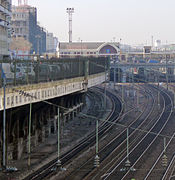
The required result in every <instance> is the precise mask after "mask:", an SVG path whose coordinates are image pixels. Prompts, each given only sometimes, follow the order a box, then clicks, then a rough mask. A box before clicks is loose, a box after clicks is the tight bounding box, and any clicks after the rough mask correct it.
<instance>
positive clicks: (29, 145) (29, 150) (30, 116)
mask: <svg viewBox="0 0 175 180" xmlns="http://www.w3.org/2000/svg"><path fill="white" fill-rule="evenodd" d="M30 98H31V97H30ZM31 122H32V103H31V102H30V112H29V135H28V136H29V137H28V138H29V140H28V143H29V144H28V167H30V165H31Z"/></svg>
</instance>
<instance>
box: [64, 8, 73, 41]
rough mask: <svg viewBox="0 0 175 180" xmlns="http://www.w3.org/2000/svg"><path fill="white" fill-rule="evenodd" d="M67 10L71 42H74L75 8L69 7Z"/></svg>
mask: <svg viewBox="0 0 175 180" xmlns="http://www.w3.org/2000/svg"><path fill="white" fill-rule="evenodd" d="M66 12H67V13H68V15H69V43H71V42H72V14H73V13H74V8H67V9H66Z"/></svg>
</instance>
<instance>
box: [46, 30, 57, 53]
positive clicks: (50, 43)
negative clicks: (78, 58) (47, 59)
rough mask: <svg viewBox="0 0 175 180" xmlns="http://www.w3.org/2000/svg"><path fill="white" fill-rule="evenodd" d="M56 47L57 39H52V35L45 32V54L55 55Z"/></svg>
mask: <svg viewBox="0 0 175 180" xmlns="http://www.w3.org/2000/svg"><path fill="white" fill-rule="evenodd" d="M57 45H58V39H57V38H56V37H54V35H53V33H49V32H47V34H46V52H47V53H56V49H57Z"/></svg>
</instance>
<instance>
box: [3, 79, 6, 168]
mask: <svg viewBox="0 0 175 180" xmlns="http://www.w3.org/2000/svg"><path fill="white" fill-rule="evenodd" d="M5 86H6V81H5V78H3V89H4V112H3V167H4V168H6V94H5V90H6V88H5Z"/></svg>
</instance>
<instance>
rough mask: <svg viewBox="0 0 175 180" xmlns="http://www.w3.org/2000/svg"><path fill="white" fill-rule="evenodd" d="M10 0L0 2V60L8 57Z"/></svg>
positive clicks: (0, 0)
mask: <svg viewBox="0 0 175 180" xmlns="http://www.w3.org/2000/svg"><path fill="white" fill-rule="evenodd" d="M11 5H12V4H11V0H0V59H3V58H7V57H9V55H10V52H9V41H10V35H11V30H10V21H11Z"/></svg>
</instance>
